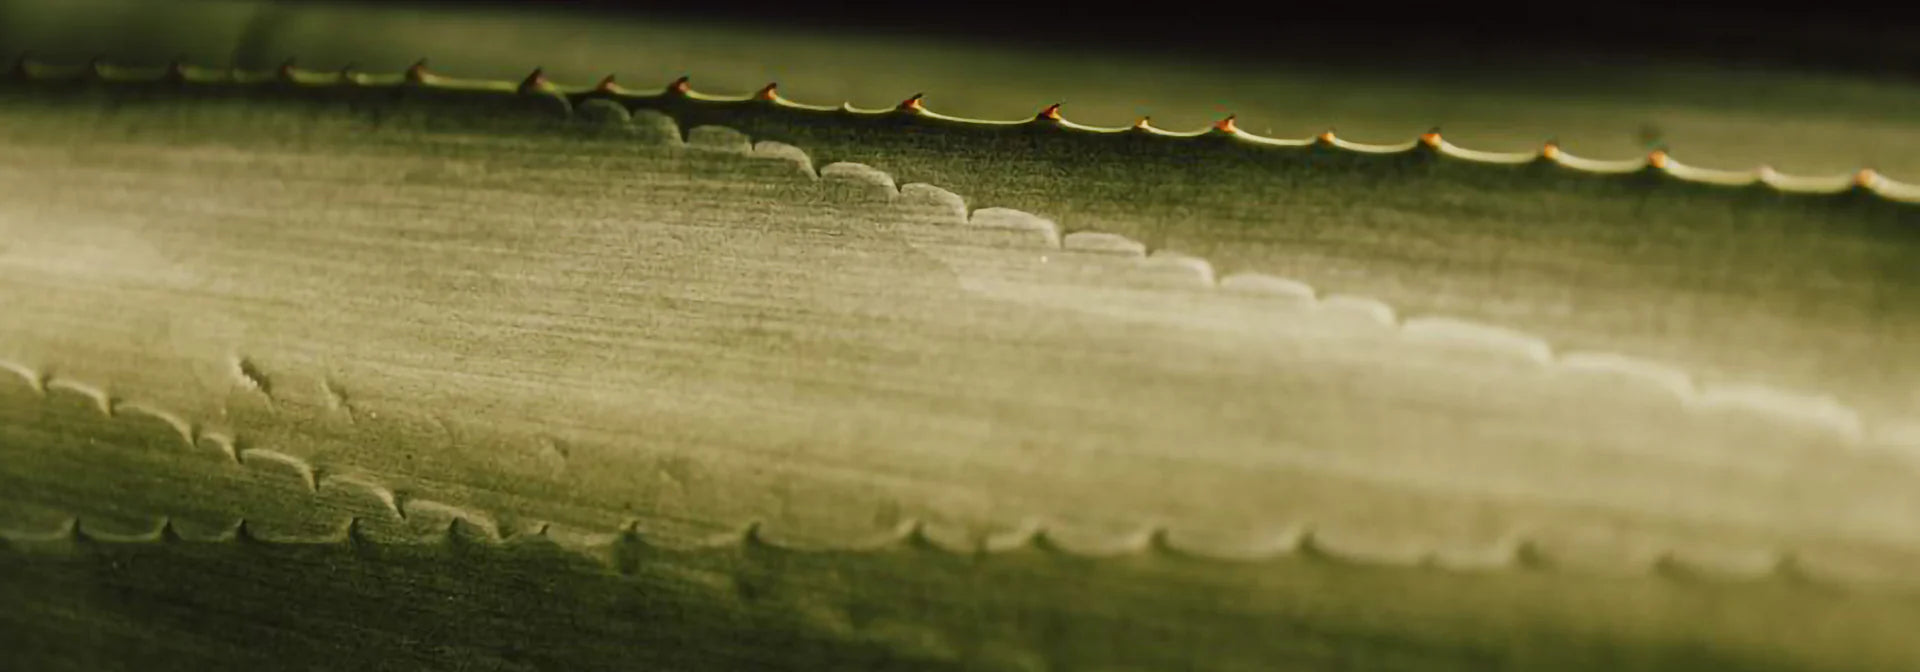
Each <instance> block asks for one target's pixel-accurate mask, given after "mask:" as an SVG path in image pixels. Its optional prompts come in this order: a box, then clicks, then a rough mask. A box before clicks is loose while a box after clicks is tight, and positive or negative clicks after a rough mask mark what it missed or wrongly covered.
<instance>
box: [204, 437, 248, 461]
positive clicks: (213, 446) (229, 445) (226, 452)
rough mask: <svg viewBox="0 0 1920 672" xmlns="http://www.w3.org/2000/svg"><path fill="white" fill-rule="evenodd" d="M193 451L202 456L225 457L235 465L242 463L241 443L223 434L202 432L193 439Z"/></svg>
mask: <svg viewBox="0 0 1920 672" xmlns="http://www.w3.org/2000/svg"><path fill="white" fill-rule="evenodd" d="M193 449H194V450H195V451H196V452H198V453H199V454H202V455H208V456H214V457H224V458H226V460H227V461H229V462H233V463H235V464H238V463H239V462H240V450H239V442H238V441H236V440H235V439H234V438H233V436H232V435H230V434H226V433H223V432H201V433H200V435H199V436H196V437H194V439H193Z"/></svg>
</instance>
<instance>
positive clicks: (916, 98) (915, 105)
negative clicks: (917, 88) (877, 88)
mask: <svg viewBox="0 0 1920 672" xmlns="http://www.w3.org/2000/svg"><path fill="white" fill-rule="evenodd" d="M926 97H927V94H924V93H916V94H913V96H912V97H909V98H907V99H906V100H903V101H900V104H899V105H898V106H896V107H895V108H894V109H897V110H900V111H901V112H912V113H914V114H920V113H923V112H926V111H927V106H926V104H925V103H923V102H921V100H922V99H924V98H926Z"/></svg>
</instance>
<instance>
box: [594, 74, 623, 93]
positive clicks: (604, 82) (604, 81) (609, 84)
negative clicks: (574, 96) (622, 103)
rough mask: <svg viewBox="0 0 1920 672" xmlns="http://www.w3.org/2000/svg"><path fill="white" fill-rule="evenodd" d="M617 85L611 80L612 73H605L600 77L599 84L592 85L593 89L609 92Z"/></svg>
mask: <svg viewBox="0 0 1920 672" xmlns="http://www.w3.org/2000/svg"><path fill="white" fill-rule="evenodd" d="M617 85H618V83H617V82H615V81H613V75H607V76H605V77H601V78H600V84H598V85H596V86H594V87H593V90H595V91H599V92H601V93H611V92H612V91H613V87H615V86H617Z"/></svg>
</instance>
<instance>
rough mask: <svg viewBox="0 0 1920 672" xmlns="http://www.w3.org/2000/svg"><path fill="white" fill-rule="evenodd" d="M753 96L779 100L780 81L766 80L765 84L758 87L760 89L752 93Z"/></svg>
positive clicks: (756, 98)
mask: <svg viewBox="0 0 1920 672" xmlns="http://www.w3.org/2000/svg"><path fill="white" fill-rule="evenodd" d="M753 97H754V99H755V100H766V101H774V100H779V99H780V83H779V82H767V85H766V86H763V87H760V90H759V91H758V92H756V93H754V94H753Z"/></svg>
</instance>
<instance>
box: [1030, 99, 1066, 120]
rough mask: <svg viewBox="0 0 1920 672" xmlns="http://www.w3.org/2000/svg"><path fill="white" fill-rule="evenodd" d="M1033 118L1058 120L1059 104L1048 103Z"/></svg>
mask: <svg viewBox="0 0 1920 672" xmlns="http://www.w3.org/2000/svg"><path fill="white" fill-rule="evenodd" d="M1035 118H1036V119H1040V120H1042V121H1060V104H1059V103H1054V104H1052V105H1048V106H1047V109H1044V110H1041V111H1040V114H1039V115H1037V116H1036V117H1035Z"/></svg>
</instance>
